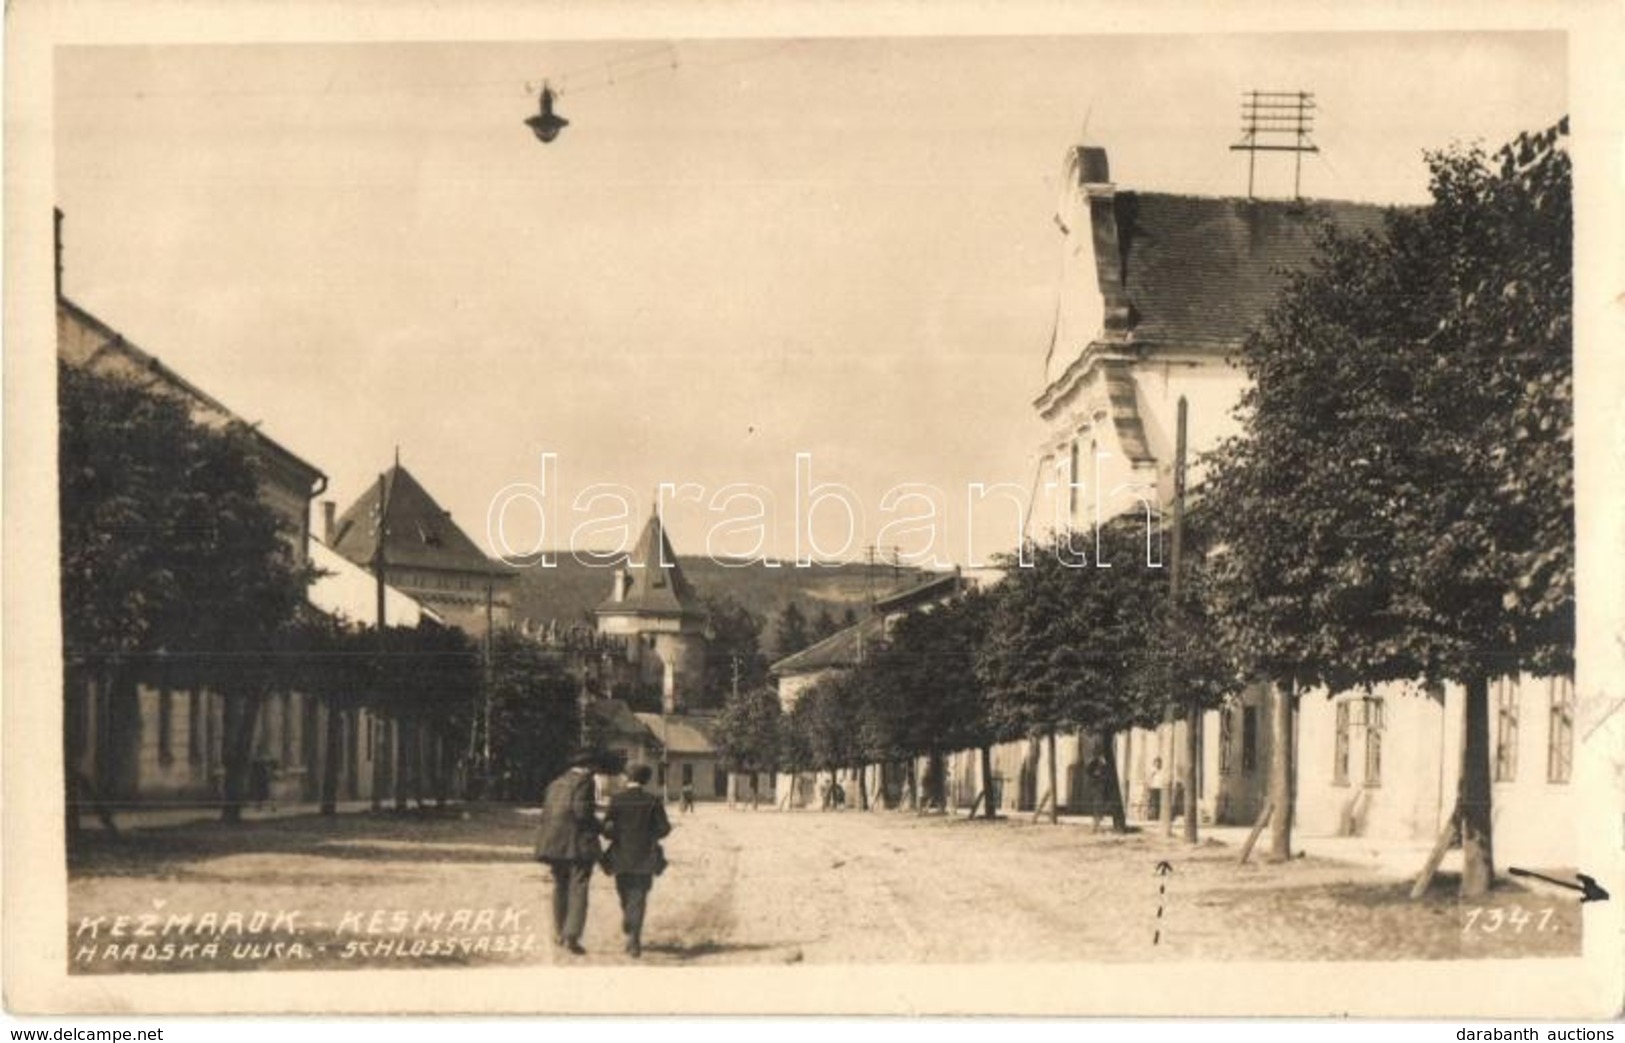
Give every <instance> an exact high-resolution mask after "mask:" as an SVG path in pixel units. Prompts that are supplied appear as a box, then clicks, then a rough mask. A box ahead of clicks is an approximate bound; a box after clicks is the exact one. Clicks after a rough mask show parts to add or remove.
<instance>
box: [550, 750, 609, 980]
mask: <svg viewBox="0 0 1625 1043" xmlns="http://www.w3.org/2000/svg"><path fill="white" fill-rule="evenodd" d="M596 765H597V759H596V758H595V757H594V756H593V755H592V753H590V752H588V751H581V752H578V753H576V754H574V755H573V756H571V758H570V767H569V770H568V771H566V772H565V773H564V774H563V775H560V776H559V777H558V778H556V779H554V780H553V781H552V782H551V783H549V784H548V787H547V797H546V799H545V800H544V801H543V804H542V824H541V828H540V830H539V832H538V833H537V837H536V860H537V861H538V862H545V863H546V864H547V865H548V867H549V868H550V869H552V871H553V940H554V941H555V942H556V943H557V944H558V945H559V946H560V947H561V948H563V949H565V950H567V951H569V952H571V953H574V954H575V955H577V956H579V955H581V954H582V953H585V952H586V951H587V950H586V949H584V948H582V947H581V933H582V931H584V930H585V929H586V926H587V885H588V884H590V883H591V882H592V869H593V866H594V865H596V864H597V862H598V857H599V855H600V853H601V852H602V850H603V849H602V847H601V846H600V845H599V842H598V834H599V829H600V827H599V824H598V815H597V811H596V808H595V807H594V803H593V800H594V797H593V785H594V784H593V774H592V773H593V768H594V767H595V766H596Z"/></svg>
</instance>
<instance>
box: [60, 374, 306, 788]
mask: <svg viewBox="0 0 1625 1043" xmlns="http://www.w3.org/2000/svg"><path fill="white" fill-rule="evenodd" d="M57 378H58V382H57V390H58V408H59V421H60V423H59V429H58V453H59V455H58V466H59V481H60V497H61V504H60V506H61V526H62V530H61V535H62V550H61V577H62V583H61V596H62V628H63V644H64V651H65V655H66V679H67V682H68V685H69V691H70V692H72V691H73V690H75V689H76V688H79V687H81V686H83V685H84V684H85V683H86V682H87V681H91V680H95V681H96V682H98V683H99V684H100V685H101V686H102V687H103V690H104V691H106V692H107V693H108V695H109V703H110V712H111V715H112V721H111V727H112V729H113V730H114V732H115V733H116V734H118V733H122V734H125V735H132V734H135V729H136V727H137V722H138V720H139V706H138V704H137V699H136V686H137V684H138V683H140V682H141V681H143V680H149V679H151V678H153V677H154V676H156V671H157V669H158V667H157V665H156V664H157V663H158V662H160V661H163V662H166V663H168V664H171V665H170V666H169V667H168V669H171V670H177V671H181V672H184V673H185V674H186V675H187V676H188V677H189V678H190V679H192V680H194V681H197V682H200V683H204V684H207V685H209V686H210V687H212V688H214V689H216V690H217V691H219V692H221V693H222V694H223V695H224V697H225V699H226V723H227V734H226V736H225V743H224V767H225V783H224V785H225V793H224V801H223V808H224V810H223V815H224V816H225V817H226V818H227V819H228V820H235V819H236V818H237V817H238V816H239V814H240V808H241V804H242V801H243V799H244V797H245V796H246V790H247V781H248V767H249V764H248V761H249V756H250V754H251V752H252V749H253V741H254V728H255V723H256V722H257V720H258V719H259V716H260V714H259V710H260V706H261V704H262V702H263V699H264V696H265V694H266V692H267V691H269V686H270V685H272V684H274V683H275V680H276V672H275V670H274V669H272V663H273V662H274V661H268V660H267V659H266V656H267V655H268V654H270V653H273V652H275V651H277V650H279V649H286V648H287V647H290V645H291V644H292V642H293V639H292V637H291V635H290V631H291V629H292V628H293V626H294V624H295V620H296V617H297V613H298V612H299V610H300V608H301V606H303V605H304V604H305V590H306V587H307V585H308V583H309V579H310V576H309V573H308V571H307V570H306V569H304V568H302V567H301V566H300V565H299V564H298V563H297V561H296V559H295V558H294V555H293V553H292V548H291V546H290V543H289V542H288V541H287V540H286V539H285V538H284V536H283V533H282V532H281V523H280V521H279V519H278V517H277V515H276V514H275V512H273V511H272V510H271V509H270V508H269V507H267V506H266V505H265V504H264V503H263V502H262V501H261V500H260V498H259V482H258V478H257V475H258V473H259V462H258V453H259V452H260V443H259V441H258V439H257V437H256V436H255V435H254V434H253V433H252V432H251V431H250V430H249V429H247V428H246V427H245V426H243V425H231V426H228V427H225V428H212V427H205V426H202V425H200V424H197V423H194V422H193V421H192V419H191V416H190V415H189V413H188V411H187V409H186V406H185V404H184V403H182V402H181V401H179V400H178V399H176V398H174V397H171V396H166V395H163V394H158V393H154V392H151V391H148V390H146V389H144V388H142V387H139V386H137V385H136V384H133V383H131V382H129V381H125V380H121V379H118V378H114V377H105V376H101V375H98V374H95V373H92V372H89V371H86V370H82V369H78V368H75V367H72V366H69V365H67V364H65V363H63V364H59V365H58V371H57ZM160 657H162V658H161V660H160ZM70 716H71V715H70ZM68 732H69V733H70V734H69V739H70V741H71V740H72V735H71V732H72V729H71V728H70V729H68ZM128 756H129V751H124V752H123V753H122V754H121V755H120V758H119V759H116V760H115V762H114V763H112V764H109V765H106V767H107V768H108V769H109V777H110V779H111V780H112V783H113V785H114V787H115V789H116V787H117V786H118V785H119V783H118V781H117V780H118V779H120V778H121V777H122V776H124V775H125V774H126V773H127V772H131V771H133V764H132V763H130V762H129V761H128ZM70 774H72V773H71V772H70ZM68 781H69V785H68V793H69V794H70V799H71V796H72V795H73V794H74V793H75V792H76V791H77V789H78V784H79V783H81V782H90V781H91V780H83V779H79V778H77V777H71V778H70V779H69V780H68ZM114 795H116V793H102V794H101V795H100V796H102V797H104V798H105V797H111V796H114Z"/></svg>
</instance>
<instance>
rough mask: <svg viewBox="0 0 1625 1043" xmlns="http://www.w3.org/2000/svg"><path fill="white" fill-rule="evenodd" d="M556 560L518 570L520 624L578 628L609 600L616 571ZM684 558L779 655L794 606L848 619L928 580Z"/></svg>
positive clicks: (901, 573)
mask: <svg viewBox="0 0 1625 1043" xmlns="http://www.w3.org/2000/svg"><path fill="white" fill-rule="evenodd" d="M556 560H557V561H558V564H557V566H556V567H554V568H550V569H544V568H520V569H517V570H516V571H517V573H518V575H519V581H518V583H517V584H516V585H515V589H514V608H513V618H514V621H515V622H516V623H517V622H521V621H523V620H526V619H529V620H531V621H532V622H534V623H546V622H548V621H550V620H557V621H558V622H560V623H564V624H568V623H572V622H575V621H577V620H581V619H584V618H589V617H590V616H591V614H592V610H593V609H595V608H597V607H598V606H599V604H601V603H602V602H603V601H604V599H605V598H607V597H609V584H610V572H611V566H608V565H587V564H583V563H582V562H579V561H577V560H576V559H575V558H573V557H571V556H570V555H568V554H559V555H556ZM677 560H678V563H679V564H680V565H682V568H683V574H684V575H686V576H687V577H688V581H689V582H690V583H691V584H693V585H694V589H695V591H696V592H698V593H699V595H700V596H701V597H720V596H723V595H727V596H731V597H732V598H733V599H734V600H735V601H738V602H739V603H740V604H741V605H744V606H745V608H746V609H747V610H749V611H750V612H751V613H752V614H753V615H755V616H756V617H757V618H758V619H760V620H762V621H763V627H762V644H763V647H764V650H765V651H767V652H768V653H769V654H772V653H773V652H774V651H776V650H775V649H774V648H773V647H772V644H773V620H774V619H775V618H776V617H777V616H778V614H779V613H780V612H782V611H783V610H784V607H785V606H786V605H788V604H789V603H790V602H792V601H793V602H795V603H796V604H797V605H799V606H800V608H801V610H802V612H804V613H805V614H806V616H807V622H808V623H809V624H811V623H812V621H813V620H814V619H815V618H817V616H818V613H819V612H820V611H822V610H823V609H826V608H827V609H829V612H830V615H832V616H834V617H835V618H836V619H837V620H840V619H841V618H842V616H843V614H844V613H845V611H846V610H847V609H848V608H851V609H853V610H854V611H855V612H857V613H859V614H860V615H861V614H862V613H863V611H864V609H865V608H866V607H867V606H868V604H869V597H870V594H871V592H872V593H873V595H874V596H875V597H883V596H884V595H886V594H888V593H890V592H892V591H894V590H897V589H899V588H901V587H905V586H912V585H914V584H915V583H918V582H919V581H920V579H921V578H922V577H923V576H925V575H926V573H925V572H924V571H923V570H920V569H913V568H896V569H894V568H893V567H892V566H890V565H874V566H870V565H869V564H867V563H857V564H850V565H831V566H822V565H819V566H813V567H811V568H804V569H802V568H795V567H793V566H790V565H781V566H779V567H778V568H769V567H767V566H766V565H763V564H762V563H760V562H749V563H743V564H739V565H724V564H722V563H721V562H718V561H714V560H712V559H711V558H707V557H703V556H701V557H689V556H686V555H678V559H677Z"/></svg>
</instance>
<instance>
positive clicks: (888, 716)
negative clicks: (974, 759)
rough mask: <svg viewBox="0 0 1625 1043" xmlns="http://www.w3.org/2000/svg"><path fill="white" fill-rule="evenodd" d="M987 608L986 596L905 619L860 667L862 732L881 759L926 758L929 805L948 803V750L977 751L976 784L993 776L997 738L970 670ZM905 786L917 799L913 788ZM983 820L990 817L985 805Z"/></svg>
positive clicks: (971, 597) (976, 595)
mask: <svg viewBox="0 0 1625 1043" xmlns="http://www.w3.org/2000/svg"><path fill="white" fill-rule="evenodd" d="M991 605H992V599H991V598H990V597H989V596H988V595H985V594H980V593H976V592H971V593H968V594H965V595H963V596H961V597H960V598H958V599H956V600H954V601H952V602H949V603H948V604H945V605H941V606H938V607H936V608H934V609H932V610H931V611H929V612H916V613H912V614H910V615H907V616H904V617H903V618H902V619H900V620H898V621H897V623H896V624H895V625H894V627H893V629H892V634H891V642H890V644H889V646H888V647H886V648H884V649H882V650H881V651H880V652H879V653H878V654H877V655H876V656H875V657H874V658H873V660H872V661H871V664H865V666H866V668H867V669H869V670H870V671H872V672H873V673H874V674H875V675H877V677H876V680H875V682H874V683H873V684H872V685H871V687H870V693H871V694H870V697H871V699H872V702H871V703H870V704H869V707H868V710H867V715H868V720H867V722H866V725H867V726H866V728H865V731H866V733H867V734H868V735H869V736H870V737H871V738H870V741H871V743H872V744H873V746H874V747H875V748H878V749H879V750H880V751H882V752H886V751H895V753H896V754H900V755H903V756H908V757H910V758H912V757H914V756H924V757H926V758H927V763H928V764H929V765H930V769H929V771H928V774H927V786H926V789H927V790H928V792H926V793H925V795H924V800H925V801H926V802H928V803H933V804H936V805H939V806H941V805H945V804H946V802H947V794H946V793H945V792H943V783H944V781H945V780H944V770H943V765H942V763H941V758H942V755H943V754H944V753H945V752H947V751H950V750H961V749H979V750H980V751H981V753H982V761H983V777H984V778H987V777H991V775H992V768H991V760H992V750H991V746H992V743H993V742H994V741H995V739H997V738H998V736H997V734H996V732H995V729H994V727H993V724H992V722H991V720H990V718H989V714H988V709H989V704H988V699H987V695H986V692H985V691H984V690H983V687H982V684H981V682H980V680H979V678H978V677H977V674H976V670H975V663H976V654H977V649H978V648H979V647H981V646H982V645H983V643H984V642H985V641H986V638H987V628H988V623H989V610H990V607H991ZM910 765H911V768H912V760H911V761H910ZM911 778H912V776H911ZM912 785H913V786H914V789H915V792H916V793H918V791H919V786H918V783H917V782H914V783H912ZM987 814H988V816H989V817H991V816H992V814H993V808H992V806H991V803H989V806H988V809H987Z"/></svg>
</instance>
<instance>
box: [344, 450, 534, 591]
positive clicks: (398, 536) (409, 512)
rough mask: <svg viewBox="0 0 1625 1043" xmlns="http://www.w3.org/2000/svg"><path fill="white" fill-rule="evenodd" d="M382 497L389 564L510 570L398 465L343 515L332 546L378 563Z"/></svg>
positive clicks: (362, 562)
mask: <svg viewBox="0 0 1625 1043" xmlns="http://www.w3.org/2000/svg"><path fill="white" fill-rule="evenodd" d="M380 502H383V503H387V504H388V517H387V518H385V519H384V526H383V527H384V533H385V537H384V563H385V566H386V567H388V566H407V567H413V568H430V569H446V570H456V571H461V572H478V573H484V574H499V575H505V574H507V570H505V569H503V568H502V567H501V565H500V564H499V563H497V562H494V561H492V560H491V559H490V558H487V557H486V556H485V555H484V554H483V553H481V551H480V549H479V547H477V546H476V545H475V544H474V541H473V540H471V539H469V538H468V535H467V534H466V533H464V532H463V530H462V529H460V528H458V527H457V525H456V524H455V523H453V522H452V520H451V514H450V513H449V512H447V511H446V510H445V509H443V508H442V507H441V506H440V505H439V504H438V503H436V502H435V500H434V497H432V496H430V495H429V493H428V492H427V490H425V489H424V488H423V486H422V485H420V484H419V483H418V480H417V479H416V478H414V477H412V475H411V473H410V472H408V471H407V470H406V468H404V467H402V466H401V465H400V464H396V465H395V466H394V467H392V468H390V469H389V470H388V471H386V472H385V473H384V475H383V481H382V483H379V482H373V483H372V485H371V486H370V487H368V489H367V491H366V492H365V493H363V494H362V495H361V497H360V498H359V499H357V500H356V501H355V503H353V504H351V505H350V508H349V509H348V510H346V511H345V512H344V513H343V514H342V515H340V517H339V519H338V523H337V525H336V526H335V528H334V539H333V549H334V550H336V551H338V552H339V553H340V554H342V555H344V557H346V558H348V559H349V560H351V561H353V562H355V563H356V564H357V565H360V566H362V567H364V568H370V567H371V566H372V564H373V555H374V554H375V553H376V552H377V549H378V515H379V504H380Z"/></svg>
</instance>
